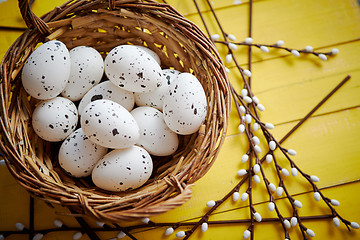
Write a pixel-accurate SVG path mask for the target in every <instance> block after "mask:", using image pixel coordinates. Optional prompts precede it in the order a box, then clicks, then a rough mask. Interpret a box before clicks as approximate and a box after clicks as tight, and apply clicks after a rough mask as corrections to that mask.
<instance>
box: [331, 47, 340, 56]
mask: <svg viewBox="0 0 360 240" xmlns="http://www.w3.org/2000/svg"><path fill="white" fill-rule="evenodd" d="M331 53H332V54H333V55H335V54H338V53H339V49H337V48H333V49H331Z"/></svg>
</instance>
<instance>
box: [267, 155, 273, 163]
mask: <svg viewBox="0 0 360 240" xmlns="http://www.w3.org/2000/svg"><path fill="white" fill-rule="evenodd" d="M272 160H273V156H272V155H271V154H267V155H266V162H267V163H271V162H272Z"/></svg>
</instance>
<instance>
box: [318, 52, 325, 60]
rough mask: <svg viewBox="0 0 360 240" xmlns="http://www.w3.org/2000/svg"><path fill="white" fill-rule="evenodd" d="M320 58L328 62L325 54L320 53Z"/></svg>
mask: <svg viewBox="0 0 360 240" xmlns="http://www.w3.org/2000/svg"><path fill="white" fill-rule="evenodd" d="M318 57H319V58H320V59H321V60H323V61H326V60H327V57H326V55H325V54H323V53H320V54H319V55H318Z"/></svg>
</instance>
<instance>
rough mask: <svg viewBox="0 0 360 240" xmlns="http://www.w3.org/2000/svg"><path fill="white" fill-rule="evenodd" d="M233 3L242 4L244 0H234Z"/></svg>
mask: <svg viewBox="0 0 360 240" xmlns="http://www.w3.org/2000/svg"><path fill="white" fill-rule="evenodd" d="M233 4H234V5H240V4H242V1H241V0H234V2H233Z"/></svg>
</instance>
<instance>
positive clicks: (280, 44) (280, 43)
mask: <svg viewBox="0 0 360 240" xmlns="http://www.w3.org/2000/svg"><path fill="white" fill-rule="evenodd" d="M282 45H284V41H283V40H278V41H277V42H276V46H278V47H281V46H282Z"/></svg>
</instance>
